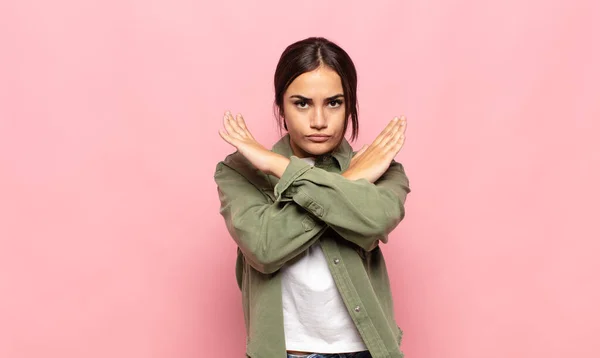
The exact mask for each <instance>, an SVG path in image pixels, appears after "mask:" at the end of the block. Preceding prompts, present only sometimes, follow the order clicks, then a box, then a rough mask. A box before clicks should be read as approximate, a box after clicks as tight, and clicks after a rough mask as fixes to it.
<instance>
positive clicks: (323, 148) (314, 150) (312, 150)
mask: <svg viewBox="0 0 600 358" xmlns="http://www.w3.org/2000/svg"><path fill="white" fill-rule="evenodd" d="M334 148H335V147H334V146H332V145H331V144H329V143H322V144H321V143H310V144H309V145H307V146H306V147H304V148H302V150H303V151H305V152H306V153H308V154H310V155H311V156H315V157H316V156H319V155H323V154H325V153H329V152H331V151H332V150H333V149H334Z"/></svg>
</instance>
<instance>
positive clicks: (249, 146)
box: [219, 111, 290, 178]
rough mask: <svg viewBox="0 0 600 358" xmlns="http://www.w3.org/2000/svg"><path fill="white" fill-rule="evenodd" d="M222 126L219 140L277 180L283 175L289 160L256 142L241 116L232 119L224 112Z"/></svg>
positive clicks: (228, 113)
mask: <svg viewBox="0 0 600 358" xmlns="http://www.w3.org/2000/svg"><path fill="white" fill-rule="evenodd" d="M223 126H224V129H220V130H219V135H220V136H221V138H223V140H225V141H226V142H227V143H229V144H231V145H232V146H234V147H235V148H236V149H237V150H238V151H239V152H240V153H241V154H242V155H243V156H244V157H246V159H248V161H250V163H252V165H254V166H255V167H256V168H257V169H259V170H261V171H262V172H264V173H266V174H271V175H275V176H277V177H278V178H280V177H281V176H282V175H283V172H284V171H285V169H286V168H287V166H288V164H289V162H290V160H289V159H287V158H286V157H284V156H282V155H279V154H276V153H274V152H272V151H270V150H268V149H266V148H265V147H264V146H263V145H262V144H260V143H259V142H258V141H256V139H254V137H253V136H252V134H251V133H250V130H248V127H247V126H246V122H245V121H244V118H243V117H242V115H241V114H238V115H237V116H235V117H233V115H232V114H231V113H230V112H229V111H227V112H225V115H224V116H223Z"/></svg>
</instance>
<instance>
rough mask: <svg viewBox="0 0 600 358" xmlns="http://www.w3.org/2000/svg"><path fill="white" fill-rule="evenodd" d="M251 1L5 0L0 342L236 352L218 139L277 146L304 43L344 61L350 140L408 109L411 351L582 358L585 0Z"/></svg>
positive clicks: (29, 350)
mask: <svg viewBox="0 0 600 358" xmlns="http://www.w3.org/2000/svg"><path fill="white" fill-rule="evenodd" d="M251 3H253V2H249V1H248V2H246V1H234V2H232V1H223V2H212V4H210V5H208V4H206V3H205V2H203V1H198V0H195V1H191V0H185V1H167V0H153V1H99V0H97V1H74V0H73V1H67V0H55V1H28V0H19V1H17V0H14V1H8V2H7V1H3V2H1V3H0V83H1V85H0V357H6V358H33V357H39V356H44V357H61V358H71V357H90V358H93V357H140V358H148V357H157V358H159V357H160V358H162V357H164V358H167V357H169V358H170V357H190V358H191V357H203V356H219V357H240V356H242V352H243V350H244V328H243V316H242V311H241V305H240V294H239V291H238V289H237V286H236V284H235V278H234V260H235V246H234V243H233V240H231V239H230V238H229V236H228V235H227V233H226V230H225V226H224V224H223V220H222V218H221V217H220V215H219V214H218V198H217V192H216V187H215V184H214V182H213V179H212V174H213V171H214V167H215V164H216V162H217V161H218V160H220V159H222V158H223V157H224V156H225V155H226V154H227V153H229V152H231V151H232V148H231V147H229V146H228V145H227V144H226V143H224V142H223V141H222V140H221V139H220V137H219V136H218V134H217V130H218V128H220V125H221V118H222V113H223V111H224V110H226V109H230V110H232V111H234V112H242V113H243V114H244V115H245V117H246V119H247V122H248V124H249V126H250V128H251V130H253V132H254V134H255V136H256V137H257V138H258V139H259V140H260V141H262V142H263V143H264V144H266V145H269V146H270V145H271V144H272V143H274V142H275V141H276V139H277V138H278V133H277V130H276V126H275V122H274V120H273V117H272V114H271V113H272V112H271V103H272V95H273V93H272V88H271V86H272V84H271V81H272V75H273V71H274V68H275V65H276V63H277V60H278V57H279V55H280V53H281V52H282V51H283V49H284V48H285V46H286V45H288V44H290V43H291V42H293V41H296V40H299V39H302V38H304V37H307V36H311V35H322V36H326V37H329V38H330V39H332V40H334V41H337V42H338V43H339V44H340V45H342V46H343V47H344V48H345V49H346V50H347V51H348V52H349V53H350V55H351V56H352V57H353V59H354V60H355V62H356V65H357V68H358V72H359V100H360V104H361V125H362V129H361V135H360V138H359V140H358V141H357V142H356V143H355V147H360V146H361V145H362V144H364V143H367V142H369V141H370V140H372V139H373V138H374V137H375V135H376V134H377V133H378V132H379V131H380V129H381V128H383V126H384V124H385V123H387V121H389V120H390V119H391V118H392V117H393V116H394V115H400V114H405V115H406V116H407V117H408V120H409V124H408V132H407V134H408V136H407V142H406V146H405V148H404V149H403V150H402V152H401V153H400V154H399V155H398V158H397V159H398V160H400V161H401V162H403V163H404V164H405V166H406V170H407V173H408V175H409V178H410V179H411V184H412V187H413V193H412V194H410V196H409V201H408V203H407V210H408V214H407V217H406V220H405V221H404V222H403V223H402V224H401V226H400V227H399V228H398V229H397V230H396V231H395V232H394V233H393V235H392V237H391V240H390V244H388V245H387V246H385V247H384V250H385V255H386V257H387V261H388V265H389V270H390V271H391V280H392V285H393V290H394V294H395V298H396V315H397V318H398V321H399V323H400V325H401V326H402V328H403V329H404V331H405V340H404V345H403V349H404V351H405V353H406V354H407V358H408V357H410V358H429V357H431V358H438V357H445V358H454V357H456V358H459V357H460V358H468V357H473V358H475V357H486V358H496V357H498V358H499V357H565V356H568V357H592V356H597V354H598V351H599V350H600V343H599V340H598V337H597V335H598V332H599V331H600V308H599V307H600V304H599V303H598V302H600V288H599V284H598V281H599V279H598V274H599V272H600V263H599V261H600V260H599V259H598V257H597V256H598V253H599V251H600V244H598V240H599V239H600V232H599V229H598V218H597V215H598V202H599V199H600V198H599V195H598V193H599V190H598V182H599V179H600V175H599V174H600V169H599V167H600V159H599V154H600V150H599V148H598V144H597V142H595V141H596V140H597V138H598V135H599V134H600V124H599V123H600V121H599V120H600V85H599V83H600V66H599V64H600V48H599V47H600V46H599V44H600V40H599V36H600V25H599V20H600V19H599V17H600V5H599V4H600V3H599V2H597V1H593V0H589V1H578V2H569V1H567V0H565V1H548V0H546V1H539V0H538V1H526V2H524V1H517V0H509V1H502V2H500V1H487V2H477V1H453V2H449V1H441V0H438V1H434V0H432V1H418V2H417V1H412V2H408V1H402V2H396V1H387V2H386V1H333V2H332V1H304V2H301V3H297V2H294V3H292V2H289V3H288V2H285V4H283V2H278V1H270V2H261V5H254V4H251ZM569 3H572V4H569Z"/></svg>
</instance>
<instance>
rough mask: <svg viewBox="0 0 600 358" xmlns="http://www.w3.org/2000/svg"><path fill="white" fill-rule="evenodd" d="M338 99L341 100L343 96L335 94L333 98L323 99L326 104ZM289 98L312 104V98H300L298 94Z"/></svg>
mask: <svg viewBox="0 0 600 358" xmlns="http://www.w3.org/2000/svg"><path fill="white" fill-rule="evenodd" d="M340 97H342V98H343V97H344V95H343V94H341V93H338V94H336V95H333V96H331V97H327V98H325V101H326V102H329V101H333V100H334V99H338V98H340ZM290 98H298V99H301V100H303V101H306V102H312V98H308V97H304V96H301V95H299V94H294V95H291V96H290Z"/></svg>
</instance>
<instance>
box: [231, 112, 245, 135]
mask: <svg viewBox="0 0 600 358" xmlns="http://www.w3.org/2000/svg"><path fill="white" fill-rule="evenodd" d="M227 116H228V117H229V124H230V125H231V127H232V128H233V130H234V131H235V132H236V133H237V134H238V135H239V136H240V137H241V138H244V137H246V131H244V130H243V129H242V128H241V127H240V125H239V123H238V122H237V119H236V118H235V117H234V116H233V114H231V112H228V113H227Z"/></svg>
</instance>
